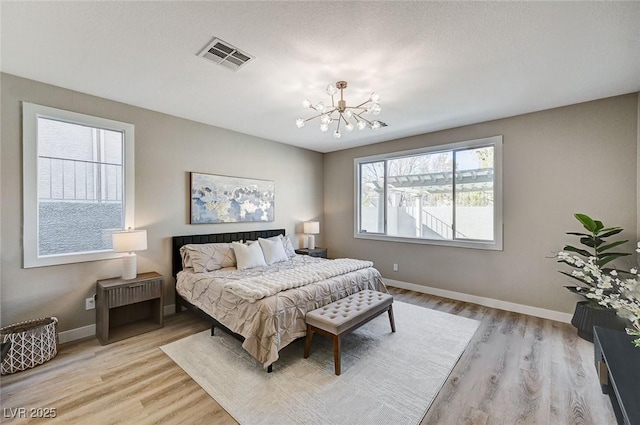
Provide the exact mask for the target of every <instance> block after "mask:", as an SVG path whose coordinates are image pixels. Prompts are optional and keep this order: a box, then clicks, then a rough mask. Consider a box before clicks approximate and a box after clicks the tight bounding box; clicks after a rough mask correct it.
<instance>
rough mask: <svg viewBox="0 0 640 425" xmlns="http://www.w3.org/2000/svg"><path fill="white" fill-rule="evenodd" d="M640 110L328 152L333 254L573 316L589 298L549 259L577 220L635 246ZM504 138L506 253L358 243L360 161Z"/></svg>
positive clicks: (520, 120)
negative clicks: (600, 225) (596, 223)
mask: <svg viewBox="0 0 640 425" xmlns="http://www.w3.org/2000/svg"><path fill="white" fill-rule="evenodd" d="M638 105H639V103H638V94H637V93H635V94H630V95H625V96H619V97H613V98H608V99H603V100H598V101H594V102H588V103H583V104H578V105H572V106H567V107H563V108H557V109H552V110H547V111H542V112H537V113H532V114H527V115H522V116H516V117H512V118H506V119H501V120H496V121H491V122H485V123H480V124H475V125H470V126H465V127H461V128H456V129H451V130H446V131H440V132H436V133H430V134H424V135H420V136H415V137H408V138H404V139H398V140H393V141H389V142H385V143H379V144H376V145H371V146H364V147H360V148H354V149H349V150H344V151H339V152H333V153H330V154H326V155H325V158H324V220H325V221H324V227H323V229H325V230H323V233H324V237H325V240H326V241H327V242H326V244H327V246H328V248H329V252H330V254H331V256H334V257H340V256H353V257H357V258H366V259H370V260H372V261H374V263H375V266H376V267H377V268H378V269H379V270H380V271H381V272H382V275H383V276H384V277H385V278H389V279H394V280H398V281H403V282H408V283H413V284H418V285H424V286H429V287H433V288H439V289H444V290H449V291H454V292H459V293H464V294H469V295H473V296H479V297H487V298H491V299H496V300H502V301H507V302H512V303H518V304H523V305H527V306H533V307H539V308H544V309H550V310H555V311H560V312H572V311H573V308H574V305H575V301H576V300H578V299H579V298H578V297H577V296H575V295H572V294H571V293H569V292H568V291H567V290H565V289H564V288H563V285H566V284H569V283H568V282H567V279H568V278H564V277H563V276H562V275H561V274H559V273H558V272H557V270H558V269H559V264H557V263H556V261H555V260H554V259H552V258H548V257H550V256H552V255H553V253H554V252H555V251H558V250H560V249H562V247H563V246H564V244H565V243H567V242H569V241H570V239H569V237H568V236H566V235H565V232H567V231H579V230H580V225H579V223H578V222H577V221H576V220H575V219H574V218H573V213H575V212H583V213H587V214H589V215H592V216H593V217H595V218H598V219H601V220H602V221H604V224H605V225H607V224H608V225H618V226H622V227H624V229H625V231H624V233H623V234H622V236H624V237H625V238H627V239H629V240H631V241H635V239H636V235H637V223H638V221H637V214H636V209H637V197H638V180H637V157H638V155H637V149H638V107H639V106H638ZM390 124H391V125H393V123H390ZM494 135H503V136H504V250H503V251H483V250H475V249H464V248H450V247H443V246H432V245H418V244H407V243H397V242H385V241H369V240H362V239H354V237H353V230H354V213H353V211H354V184H353V181H354V170H353V158H356V157H361V156H368V155H374V154H380V153H387V152H394V151H401V150H406V149H413V148H418V147H424V146H432V145H439V144H444V143H452V142H459V141H464V140H471V139H477V138H482V137H488V136H494ZM345 183H346V184H345ZM634 246H635V244H632V243H629V244H627V245H626V246H624V248H625V249H626V250H627V251H629V252H631V251H632V249H633V248H634ZM393 263H397V264H398V265H399V271H398V272H393V271H392V264H393Z"/></svg>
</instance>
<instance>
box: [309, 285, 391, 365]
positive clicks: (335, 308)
mask: <svg viewBox="0 0 640 425" xmlns="http://www.w3.org/2000/svg"><path fill="white" fill-rule="evenodd" d="M392 303H393V297H392V296H391V295H389V294H383V293H382V292H377V291H371V290H368V289H365V290H364V291H360V292H357V293H355V294H352V295H349V296H348V297H346V298H343V299H341V300H338V301H334V302H332V303H331V304H327V305H325V306H324V307H320V308H318V309H316V310H313V311H310V312H308V313H307V315H306V318H305V321H306V322H307V337H306V339H305V344H304V358H305V359H306V358H307V357H309V351H310V349H311V340H312V339H313V333H314V332H318V333H320V334H322V335H326V336H329V337H331V338H333V361H334V367H335V371H336V375H340V373H341V366H340V359H341V352H340V338H341V337H342V336H344V335H347V334H349V333H351V332H353V331H354V330H356V329H358V328H359V327H360V326H362V325H364V324H365V323H367V322H368V321H369V320H371V319H374V318H376V317H377V316H379V315H381V314H382V313H384V312H385V311H387V312H389V322H390V323H391V332H395V331H396V325H395V322H394V319H393V306H392Z"/></svg>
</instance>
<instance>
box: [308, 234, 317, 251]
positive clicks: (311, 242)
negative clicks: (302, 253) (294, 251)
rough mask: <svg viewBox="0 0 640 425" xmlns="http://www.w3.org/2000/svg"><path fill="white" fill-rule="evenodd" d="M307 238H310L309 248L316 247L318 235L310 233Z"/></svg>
mask: <svg viewBox="0 0 640 425" xmlns="http://www.w3.org/2000/svg"><path fill="white" fill-rule="evenodd" d="M307 238H308V239H307V240H308V242H307V247H308V248H309V249H316V237H315V235H309V236H307Z"/></svg>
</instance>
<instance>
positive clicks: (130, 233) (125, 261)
mask: <svg viewBox="0 0 640 425" xmlns="http://www.w3.org/2000/svg"><path fill="white" fill-rule="evenodd" d="M112 242H113V252H126V254H125V255H124V256H123V257H122V278H123V279H126V280H129V279H135V277H136V276H137V270H136V268H137V259H136V253H135V251H144V250H145V249H147V231H146V230H132V229H131V228H129V230H124V231H121V232H113V234H112Z"/></svg>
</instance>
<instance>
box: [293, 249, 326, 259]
mask: <svg viewBox="0 0 640 425" xmlns="http://www.w3.org/2000/svg"><path fill="white" fill-rule="evenodd" d="M296 254H300V255H308V256H310V257H320V258H327V248H314V249H309V248H300V249H296Z"/></svg>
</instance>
